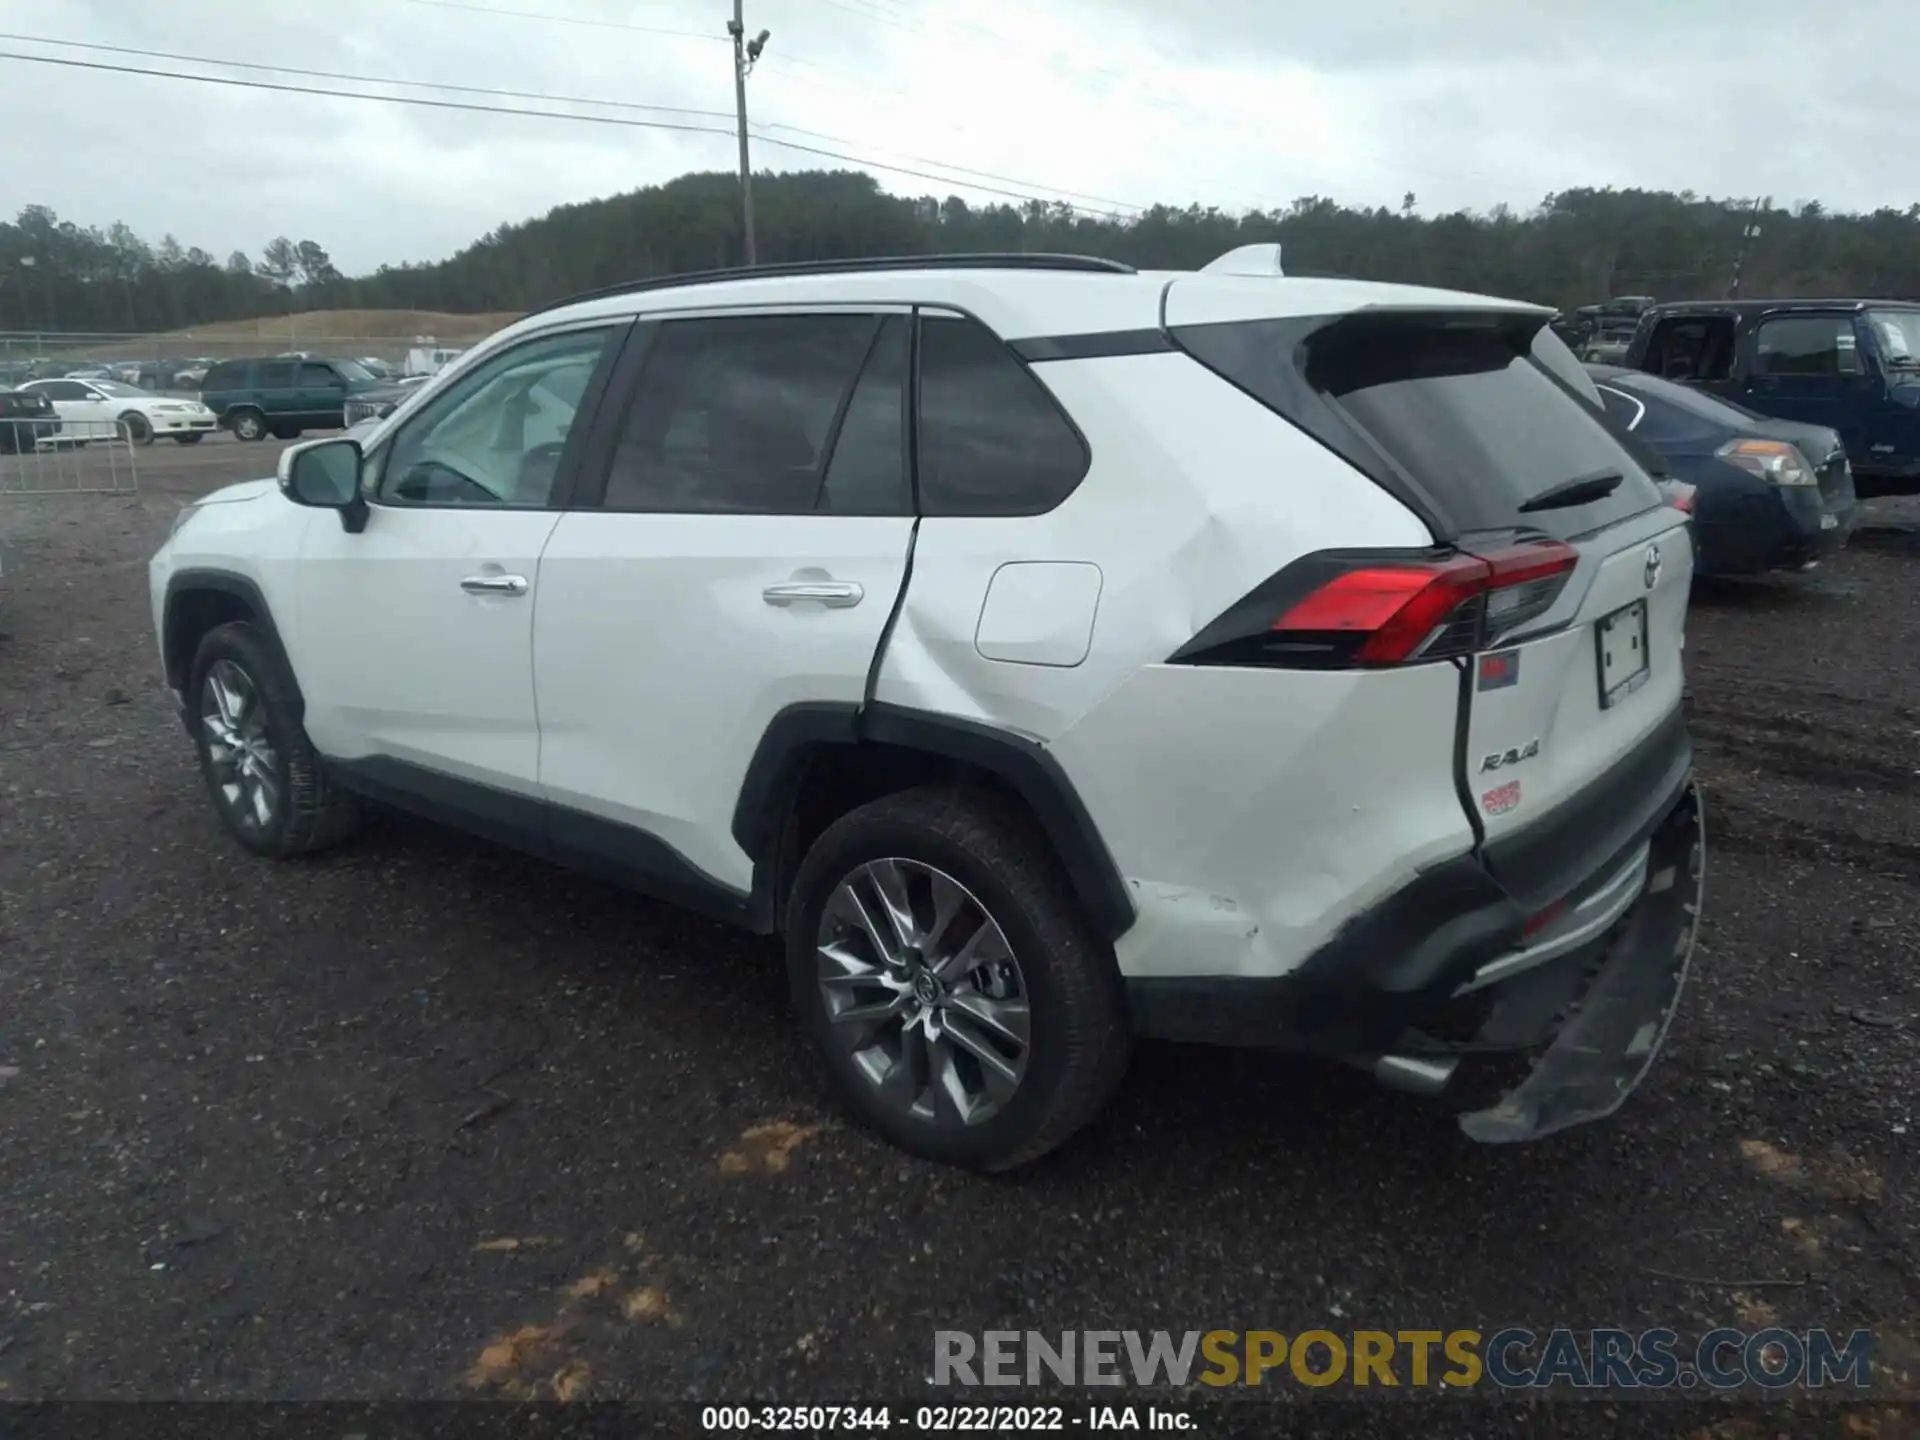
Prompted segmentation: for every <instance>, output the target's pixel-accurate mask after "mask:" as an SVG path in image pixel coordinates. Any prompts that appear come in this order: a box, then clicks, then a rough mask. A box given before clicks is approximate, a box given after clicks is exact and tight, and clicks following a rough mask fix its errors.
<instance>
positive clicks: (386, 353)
mask: <svg viewBox="0 0 1920 1440" xmlns="http://www.w3.org/2000/svg"><path fill="white" fill-rule="evenodd" d="M489 333H491V332H490V331H488V330H484V329H482V330H479V331H477V332H476V333H471V334H462V335H354V334H348V335H338V334H314V333H308V334H302V333H301V330H300V327H299V326H298V325H288V324H284V323H276V322H274V321H271V320H263V321H260V322H258V324H257V326H256V328H255V329H254V330H252V331H250V332H248V331H242V332H241V333H235V332H234V327H232V326H222V327H220V329H219V331H218V333H216V334H213V335H195V334H194V333H193V332H191V331H186V332H179V333H174V334H168V335H138V334H113V333H97V334H93V333H84V334H83V333H77V332H72V331H64V332H63V331H18V330H16V331H0V390H4V389H8V388H12V387H16V386H19V385H23V384H25V383H26V382H27V381H29V380H55V379H63V378H65V377H67V376H70V375H72V374H74V372H76V371H79V372H83V373H84V375H85V376H86V377H87V378H92V379H102V380H112V381H115V382H117V383H119V384H123V385H133V386H137V387H138V388H139V389H142V390H146V391H150V392H151V393H153V394H155V395H173V396H180V395H195V394H198V392H199V390H200V386H201V383H202V382H203V381H204V380H205V379H206V376H207V371H208V370H209V369H210V368H211V367H212V366H214V365H216V364H218V363H219V362H220V361H222V360H247V359H270V358H282V357H285V358H293V357H302V358H312V359H324V360H352V361H356V362H358V363H360V364H361V365H363V366H365V367H366V368H367V369H368V370H369V371H371V372H372V374H373V376H374V378H376V379H396V380H397V379H399V378H401V377H402V376H406V375H430V374H432V373H433V372H434V371H436V370H438V369H439V368H440V367H441V366H442V365H443V364H445V363H446V361H447V360H448V359H449V358H451V357H452V356H454V355H457V354H458V353H459V352H460V351H461V350H463V349H465V348H466V347H468V346H470V345H472V344H474V343H475V342H476V341H478V340H480V339H482V338H484V336H485V335H486V334H489Z"/></svg>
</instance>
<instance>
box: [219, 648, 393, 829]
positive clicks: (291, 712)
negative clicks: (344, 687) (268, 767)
mask: <svg viewBox="0 0 1920 1440" xmlns="http://www.w3.org/2000/svg"><path fill="white" fill-rule="evenodd" d="M222 665H230V666H232V667H234V668H235V669H237V670H238V671H239V672H240V673H241V674H242V675H243V676H244V677H245V678H246V680H247V681H248V682H249V684H250V685H251V687H252V692H253V695H254V697H255V703H256V704H258V705H259V706H260V707H261V710H260V714H261V717H262V719H263V721H264V727H263V728H264V738H265V740H266V742H267V743H268V745H269V746H270V747H271V753H272V755H273V757H274V761H273V772H274V779H275V781H276V785H277V789H278V796H279V799H278V803H277V804H276V805H275V806H274V808H273V811H272V816H271V819H270V820H268V821H266V822H264V823H262V822H260V821H259V820H258V818H257V817H253V816H245V815H243V814H242V813H241V811H242V807H241V806H239V805H236V804H235V803H233V802H232V801H231V800H230V799H229V798H228V797H227V795H226V794H224V793H223V790H222V784H223V775H222V771H221V768H220V766H219V764H218V762H217V761H216V760H215V757H214V753H213V745H214V737H213V734H212V732H211V730H210V729H209V726H208V723H207V715H208V712H209V711H210V710H212V709H214V706H213V703H212V699H211V695H210V692H209V687H208V677H209V676H210V675H211V674H213V672H214V671H215V668H216V667H218V666H222ZM190 673H191V676H192V678H191V679H190V680H189V682H188V688H187V706H188V716H189V719H190V722H191V727H192V730H193V740H194V748H195V749H196V750H197V751H198V752H199V756H200V775H201V778H202V779H203V780H204V781H205V782H206V786H207V796H208V798H209V799H210V800H211V801H212V802H213V808H214V812H215V813H216V814H218V815H219V817H220V823H221V824H222V825H224V826H226V828H227V833H228V834H230V835H232V836H233V838H234V839H236V840H238V841H239V842H240V844H241V845H242V846H244V847H245V848H246V849H248V850H251V851H252V852H253V853H254V854H256V855H264V856H267V857H269V858H271V859H275V860H286V859H290V858H292V857H293V856H295V855H303V854H306V853H307V852H309V851H313V850H322V849H325V848H326V847H328V846H330V845H336V844H338V843H339V842H340V841H342V840H344V839H346V838H347V837H348V836H349V835H351V834H352V833H353V832H354V830H355V829H356V828H358V825H359V819H360V812H359V807H358V806H357V805H356V804H355V803H354V800H353V797H352V796H350V795H348V794H346V793H345V792H343V791H340V790H337V789H335V788H334V787H332V786H331V785H329V784H328V783H327V777H326V773H325V770H324V768H323V767H322V765H321V763H320V757H319V755H318V754H317V753H316V752H315V750H314V748H313V743H312V742H311V741H310V740H308V739H307V732H306V730H305V728H304V727H302V725H301V724H300V721H299V719H298V716H299V714H300V705H299V700H298V695H299V692H298V690H297V688H296V687H295V685H294V680H293V673H292V671H291V670H290V669H289V668H288V666H287V662H286V658H285V656H283V655H282V654H281V653H280V647H279V645H278V643H276V642H275V641H274V640H273V638H272V637H271V636H269V635H268V634H266V633H265V632H264V631H262V630H261V629H260V628H259V627H258V626H255V625H252V624H250V623H248V622H246V621H235V622H233V623H231V624H227V625H221V626H217V627H216V628H214V629H212V630H209V631H208V632H207V633H206V635H205V636H204V637H202V639H201V641H200V646H199V649H198V650H196V651H195V652H194V657H193V667H192V670H191V672H190Z"/></svg>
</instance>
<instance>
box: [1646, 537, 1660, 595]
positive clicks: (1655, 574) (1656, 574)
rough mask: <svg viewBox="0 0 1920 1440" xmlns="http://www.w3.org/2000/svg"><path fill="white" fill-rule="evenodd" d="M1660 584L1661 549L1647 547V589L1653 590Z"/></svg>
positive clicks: (1656, 546)
mask: <svg viewBox="0 0 1920 1440" xmlns="http://www.w3.org/2000/svg"><path fill="white" fill-rule="evenodd" d="M1659 583H1660V547H1659V546H1658V545H1649V546H1647V589H1649V590H1651V589H1653V587H1654V586H1656V585H1658V584H1659Z"/></svg>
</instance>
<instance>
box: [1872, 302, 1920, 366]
mask: <svg viewBox="0 0 1920 1440" xmlns="http://www.w3.org/2000/svg"><path fill="white" fill-rule="evenodd" d="M1867 318H1868V319H1869V320H1871V321H1872V322H1873V333H1874V336H1875V338H1876V339H1878V340H1879V342H1880V353H1881V355H1882V356H1884V357H1885V358H1886V362H1887V364H1888V365H1890V366H1897V367H1899V368H1900V369H1903V370H1906V369H1913V368H1916V367H1920V310H1869V311H1868V312H1867Z"/></svg>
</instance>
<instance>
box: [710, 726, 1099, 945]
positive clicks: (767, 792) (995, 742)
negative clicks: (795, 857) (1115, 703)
mask: <svg viewBox="0 0 1920 1440" xmlns="http://www.w3.org/2000/svg"><path fill="white" fill-rule="evenodd" d="M863 741H864V742H868V743H872V744H876V745H887V746H892V747H896V748H898V749H902V750H910V751H919V752H921V753H923V754H927V755H932V756H937V757H939V758H942V759H946V760H956V761H959V762H961V763H963V764H966V765H970V766H972V767H974V768H975V769H978V770H981V771H984V772H985V773H987V774H989V775H992V776H994V777H995V778H996V779H998V780H1000V781H1001V782H1002V783H1003V784H1005V785H1006V786H1007V787H1008V788H1009V789H1011V790H1012V791H1013V792H1014V793H1015V794H1016V795H1018V796H1019V797H1020V799H1021V800H1022V801H1024V802H1025V803H1026V806H1027V808H1028V809H1029V810H1030V811H1031V812H1032V813H1033V816H1034V818H1035V819H1036V820H1037V821H1038V822H1039V824H1040V828H1041V830H1042V832H1043V833H1044V834H1045V835H1046V838H1047V840H1048V842H1049V843H1050V844H1051V845H1052V847H1053V850H1054V853H1055V855H1057V856H1058V857H1059V859H1060V862H1061V865H1062V866H1063V868H1064V869H1065V870H1066V873H1067V880H1068V883H1069V884H1070V885H1071V886H1072V887H1073V891H1074V894H1075V896H1076V897H1077V898H1078V899H1079V901H1080V903H1081V905H1082V906H1083V907H1084V908H1085V910H1086V914H1087V917H1088V919H1089V920H1090V921H1091V922H1092V924H1093V926H1094V928H1095V929H1096V930H1097V931H1098V932H1099V933H1100V935H1101V937H1102V938H1103V939H1106V940H1108V941H1113V940H1116V939H1118V938H1119V937H1120V936H1121V935H1123V934H1125V933H1126V932H1127V930H1129V929H1130V928H1132V925H1133V922H1134V919H1135V910H1134V905H1133V898H1132V895H1131V893H1130V892H1129V891H1128V889H1127V883H1126V880H1125V879H1124V878H1123V877H1122V875H1121V874H1120V869H1119V866H1118V865H1117V864H1116V863H1115V862H1114V859H1113V855H1112V853H1111V852H1110V851H1109V850H1108V849H1107V845H1106V842H1105V840H1104V839H1102V838H1101V835H1100V831H1099V829H1098V827H1096V826H1095V824H1094V822H1093V817H1092V816H1091V815H1090V814H1089V813H1088V812H1087V808H1086V806H1085V804H1084V803H1082V801H1081V799H1080V795H1079V792H1078V791H1076V790H1075V789H1074V786H1073V782H1072V781H1071V780H1070V779H1069V778H1068V776H1067V774H1066V772H1065V771H1064V770H1063V769H1062V768H1061V767H1060V763H1059V761H1057V760H1056V759H1054V757H1053V755H1052V754H1051V753H1049V752H1048V750H1047V749H1046V747H1045V746H1043V745H1041V744H1040V743H1039V742H1037V741H1035V740H1031V739H1029V738H1027V737H1026V736H1024V735H1019V734H1016V733H1014V732H1012V731H1008V730H1003V729H1000V728H998V727H996V726H993V725H988V724H983V723H981V722H979V721H974V720H965V719H961V718H959V717H956V716H951V715H939V714H934V713H931V712H928V711H923V710H913V709H909V708H907V707H904V706H898V705H888V704H884V703H878V704H873V705H869V706H867V707H865V708H864V709H862V708H860V707H859V706H856V705H853V704H845V703H823V702H811V703H803V704H797V705H790V706H788V707H787V708H786V709H784V710H782V711H780V713H779V714H777V715H775V716H774V717H773V719H772V720H771V721H769V722H768V724H767V728H766V730H765V731H764V732H763V733H762V735H761V737H760V743H759V745H758V746H757V747H756V749H755V750H754V754H753V759H752V760H751V761H750V762H749V764H748V766H747V772H746V775H745V777H744V778H743V779H742V782H741V786H740V794H739V798H738V800H737V802H736V804H735V806H734V814H733V824H732V832H733V838H734V840H735V841H736V842H737V843H738V844H739V846H740V848H741V849H742V850H744V851H746V853H747V855H748V856H749V857H750V858H751V859H752V860H753V862H754V867H755V870H756V871H757V872H766V871H769V870H770V869H771V868H772V866H773V865H774V864H776V863H777V857H778V853H779V845H780V841H781V837H782V834H783V831H784V828H785V824H786V820H787V817H788V815H789V814H790V812H791V811H792V808H793V804H794V801H795V799H796V797H797V795H798V793H799V788H800V785H801V783H802V781H803V780H804V778H805V776H806V771H807V766H808V764H809V762H810V761H811V759H812V758H813V756H814V754H815V753H817V752H818V751H819V750H820V749H822V748H824V747H834V746H857V745H859V744H861V743H862V742H863Z"/></svg>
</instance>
